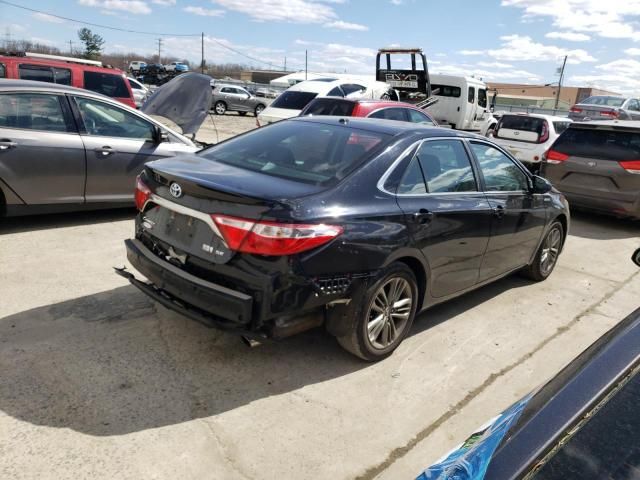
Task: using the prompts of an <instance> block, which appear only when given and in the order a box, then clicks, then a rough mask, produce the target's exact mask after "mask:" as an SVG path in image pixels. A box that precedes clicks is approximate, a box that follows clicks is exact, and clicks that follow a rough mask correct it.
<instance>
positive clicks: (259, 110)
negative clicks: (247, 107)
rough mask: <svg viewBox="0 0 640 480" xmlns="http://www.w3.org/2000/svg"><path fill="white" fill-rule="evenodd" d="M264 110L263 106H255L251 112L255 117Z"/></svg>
mask: <svg viewBox="0 0 640 480" xmlns="http://www.w3.org/2000/svg"><path fill="white" fill-rule="evenodd" d="M263 110H264V105H262V104H260V105H257V106H256V109H255V110H254V111H253V114H254V115H255V116H256V117H257V116H258V115H260V114H261V113H262V111H263Z"/></svg>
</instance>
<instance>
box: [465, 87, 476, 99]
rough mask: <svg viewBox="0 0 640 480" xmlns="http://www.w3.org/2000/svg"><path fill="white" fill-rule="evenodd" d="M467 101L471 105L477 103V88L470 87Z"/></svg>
mask: <svg viewBox="0 0 640 480" xmlns="http://www.w3.org/2000/svg"><path fill="white" fill-rule="evenodd" d="M467 101H468V102H469V103H473V102H475V101H476V89H475V87H469V95H468V97H467Z"/></svg>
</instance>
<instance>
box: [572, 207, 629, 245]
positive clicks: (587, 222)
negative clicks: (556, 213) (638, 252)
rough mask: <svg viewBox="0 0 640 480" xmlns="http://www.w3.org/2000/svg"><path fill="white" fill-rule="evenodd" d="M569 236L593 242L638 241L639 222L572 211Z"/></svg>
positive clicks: (584, 211) (582, 211)
mask: <svg viewBox="0 0 640 480" xmlns="http://www.w3.org/2000/svg"><path fill="white" fill-rule="evenodd" d="M569 234H570V235H573V236H576V237H582V238H589V239H593V240H614V239H624V238H639V239H640V221H637V220H629V219H625V218H616V217H612V216H607V215H603V214H599V213H594V212H589V211H586V210H575V209H572V210H571V226H570V227H569ZM639 246H640V245H639Z"/></svg>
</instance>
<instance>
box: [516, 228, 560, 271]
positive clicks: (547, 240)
mask: <svg viewBox="0 0 640 480" xmlns="http://www.w3.org/2000/svg"><path fill="white" fill-rule="evenodd" d="M563 241H564V228H563V227H562V223H560V222H553V224H552V225H551V227H550V228H549V231H548V232H547V234H546V235H545V237H544V240H542V244H541V245H540V248H539V249H538V253H536V258H535V259H534V260H533V263H532V264H531V265H529V267H527V269H526V270H525V271H524V274H525V276H527V277H529V278H530V279H532V280H535V281H536V282H541V281H542V280H546V279H547V278H548V277H549V275H551V272H553V269H554V268H555V266H556V263H558V257H559V256H560V251H561V250H562V242H563Z"/></svg>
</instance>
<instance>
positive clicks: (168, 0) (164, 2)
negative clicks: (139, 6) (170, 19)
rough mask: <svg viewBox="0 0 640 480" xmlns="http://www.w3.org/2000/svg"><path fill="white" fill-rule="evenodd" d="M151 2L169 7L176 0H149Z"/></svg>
mask: <svg viewBox="0 0 640 480" xmlns="http://www.w3.org/2000/svg"><path fill="white" fill-rule="evenodd" d="M151 3H155V4H156V5H162V6H163V7H169V6H171V5H175V4H176V0H151Z"/></svg>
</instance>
